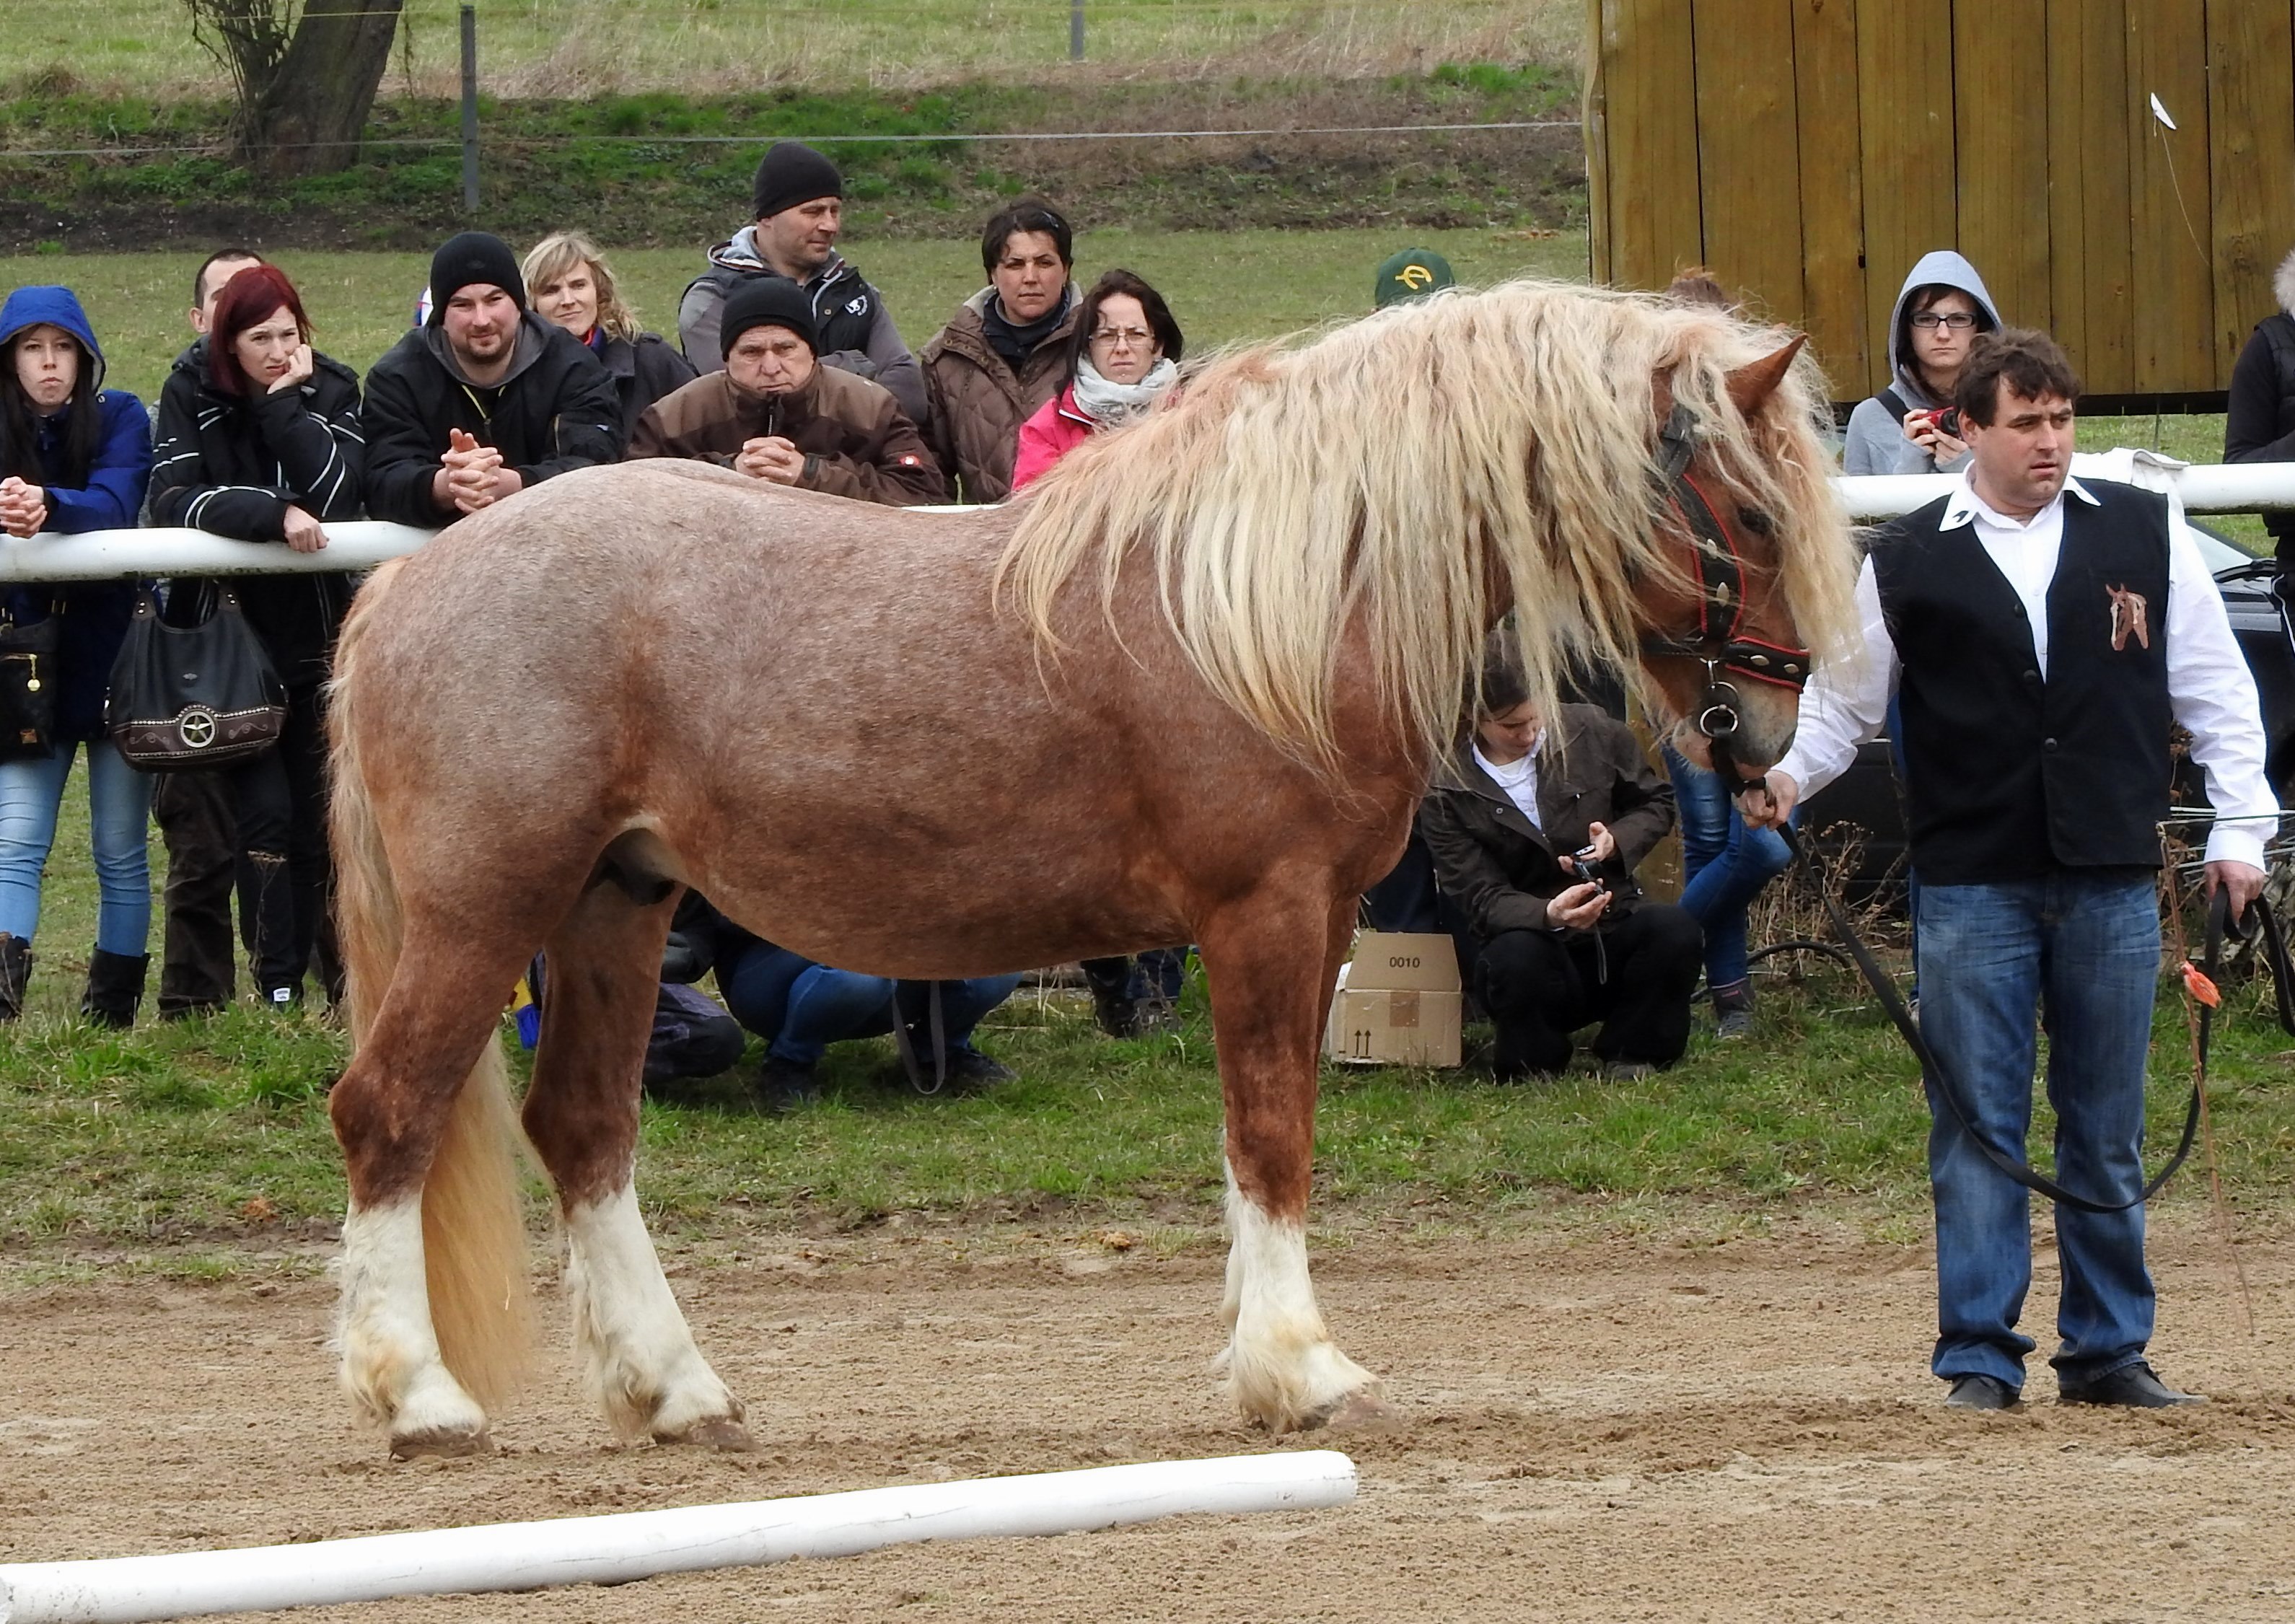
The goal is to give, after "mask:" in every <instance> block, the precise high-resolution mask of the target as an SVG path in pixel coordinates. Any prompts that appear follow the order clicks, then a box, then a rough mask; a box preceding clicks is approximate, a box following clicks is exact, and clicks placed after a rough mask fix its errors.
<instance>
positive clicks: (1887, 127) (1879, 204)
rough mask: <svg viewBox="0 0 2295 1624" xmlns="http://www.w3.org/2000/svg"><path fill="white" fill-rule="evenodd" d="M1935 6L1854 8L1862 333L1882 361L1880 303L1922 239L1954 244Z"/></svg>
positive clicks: (1946, 103)
mask: <svg viewBox="0 0 2295 1624" xmlns="http://www.w3.org/2000/svg"><path fill="white" fill-rule="evenodd" d="M1949 15H1950V13H1949V12H1948V11H1947V10H1946V9H1945V8H1942V7H1930V6H1907V5H1894V4H1863V5H1859V6H1858V8H1857V111H1858V159H1859V162H1860V165H1861V167H1862V168H1863V170H1864V177H1863V179H1864V191H1865V265H1866V282H1865V286H1866V302H1865V307H1866V320H1865V333H1866V344H1867V345H1868V346H1869V347H1871V350H1872V354H1873V356H1874V366H1875V368H1876V369H1880V370H1883V371H1885V369H1886V366H1887V360H1886V357H1887V355H1888V353H1889V332H1888V328H1889V310H1890V307H1891V306H1892V305H1894V304H1895V303H1896V298H1897V290H1898V289H1899V287H1901V286H1902V285H1903V284H1904V279H1905V274H1906V273H1907V272H1908V271H1910V270H1911V269H1912V268H1913V265H1914V264H1915V262H1916V261H1918V260H1919V258H1920V257H1921V256H1922V255H1923V254H1925V253H1927V252H1929V251H1930V250H1931V249H1948V248H1954V247H1956V246H1958V243H1959V232H1958V228H1957V224H1956V220H1955V218H1954V212H1955V205H1956V199H1955V196H1954V192H1955V188H1954V180H1953V176H1954V165H1955V160H1954V131H1953V117H1952V102H1953V94H1952V54H1953V53H1952V40H1951V34H1950V22H1949Z"/></svg>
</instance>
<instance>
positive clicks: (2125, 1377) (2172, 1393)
mask: <svg viewBox="0 0 2295 1624" xmlns="http://www.w3.org/2000/svg"><path fill="white" fill-rule="evenodd" d="M2056 1397H2057V1398H2058V1399H2060V1400H2062V1401H2063V1402H2064V1403H2066V1404H2116V1405H2118V1406H2119V1407H2120V1408H2123V1409H2173V1408H2175V1407H2176V1406H2177V1405H2179V1404H2205V1403H2206V1402H2207V1400H2206V1398H2205V1397H2204V1396H2202V1395H2201V1394H2199V1393H2195V1392H2177V1391H2176V1390H2175V1389H2174V1388H2172V1387H2170V1386H2168V1383H2165V1382H2163V1381H2161V1380H2160V1378H2159V1377H2158V1376H2157V1375H2153V1374H2152V1367H2151V1366H2149V1365H2147V1364H2145V1363H2144V1361H2143V1360H2142V1359H2138V1360H2136V1362H2135V1363H2134V1364H2132V1365H2122V1366H2121V1367H2119V1369H2117V1370H2114V1371H2111V1372H2110V1373H2109V1374H2107V1375H2100V1376H2097V1377H2096V1378H2095V1380H2094V1381H2089V1382H2075V1381H2073V1380H2071V1379H2070V1377H2068V1376H2059V1377H2058V1378H2057V1379H2056Z"/></svg>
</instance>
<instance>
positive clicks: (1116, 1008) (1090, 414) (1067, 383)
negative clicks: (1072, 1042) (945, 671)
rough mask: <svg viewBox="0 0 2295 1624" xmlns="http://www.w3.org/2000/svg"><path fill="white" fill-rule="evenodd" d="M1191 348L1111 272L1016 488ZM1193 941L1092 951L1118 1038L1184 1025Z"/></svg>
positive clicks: (1100, 1010)
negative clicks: (1183, 997)
mask: <svg viewBox="0 0 2295 1624" xmlns="http://www.w3.org/2000/svg"><path fill="white" fill-rule="evenodd" d="M1186 347H1187V340H1186V339H1184V338H1182V337H1181V336H1180V324H1179V322H1176V321H1174V320H1173V319H1172V307H1171V306H1169V305H1167V304H1165V303H1164V296H1163V295H1162V294H1160V293H1158V292H1156V290H1155V289H1153V288H1151V287H1149V286H1148V285H1147V283H1146V282H1143V281H1142V280H1140V279H1139V277H1137V276H1135V275H1133V274H1132V273H1131V272H1129V271H1110V272H1108V273H1107V274H1106V275H1105V276H1103V277H1101V278H1100V279H1099V280H1098V282H1094V283H1093V284H1092V285H1091V291H1090V292H1089V293H1087V294H1085V295H1084V296H1083V299H1082V302H1081V303H1080V304H1079V305H1078V306H1076V324H1075V336H1074V338H1073V339H1071V340H1070V341H1069V344H1068V358H1067V371H1066V379H1065V380H1064V381H1063V383H1062V385H1061V388H1060V392H1059V393H1058V395H1056V396H1053V397H1052V398H1051V399H1050V400H1048V401H1046V402H1045V403H1044V404H1043V405H1042V406H1041V407H1039V408H1038V409H1037V411H1036V413H1035V415H1034V416H1033V417H1031V418H1030V419H1029V420H1027V421H1026V422H1025V423H1023V424H1021V425H1020V442H1019V446H1018V449H1017V453H1015V456H1014V460H1013V464H1012V488H1013V490H1015V491H1016V492H1017V491H1018V490H1020V489H1022V488H1024V487H1025V486H1027V485H1028V484H1029V483H1031V482H1032V481H1033V480H1036V479H1039V478H1041V477H1043V475H1044V474H1046V473H1047V472H1049V470H1050V469H1051V467H1052V465H1053V464H1054V463H1056V462H1058V461H1059V460H1060V459H1061V458H1062V457H1065V456H1066V455H1067V454H1068V453H1070V452H1072V451H1074V449H1075V448H1076V447H1077V446H1079V445H1082V444H1083V443H1084V441H1085V440H1087V439H1089V438H1090V437H1091V436H1093V435H1095V434H1097V433H1098V432H1099V431H1100V430H1101V429H1103V428H1117V427H1120V426H1121V425H1123V424H1125V423H1129V422H1132V421H1135V420H1138V419H1139V418H1143V417H1145V416H1147V413H1149V412H1153V411H1154V410H1155V409H1156V404H1157V403H1158V402H1160V401H1162V400H1163V399H1164V396H1167V395H1169V394H1170V393H1171V390H1172V385H1173V384H1175V383H1177V382H1178V381H1179V380H1180V353H1181V352H1182V351H1183V350H1184V349H1185V348H1186ZM1187 963H1188V950H1187V949H1185V948H1183V947H1164V948H1152V949H1150V950H1149V951H1147V952H1144V953H1142V954H1140V955H1139V959H1137V960H1136V961H1135V960H1133V959H1128V958H1113V959H1085V960H1084V964H1083V973H1084V978H1085V979H1086V980H1087V981H1089V982H1090V983H1091V1002H1092V1013H1093V1016H1094V1017H1095V1018H1096V1019H1098V1022H1099V1025H1100V1030H1101V1031H1103V1032H1107V1035H1108V1036H1110V1037H1112V1038H1130V1037H1136V1036H1138V1035H1139V1034H1140V1033H1142V1032H1158V1031H1163V1030H1165V1029H1168V1028H1169V1027H1171V1026H1172V1025H1173V1024H1175V1021H1176V1015H1175V1011H1176V1009H1177V1007H1178V1004H1179V1001H1180V988H1181V986H1182V983H1184V981H1185V979H1186V973H1187Z"/></svg>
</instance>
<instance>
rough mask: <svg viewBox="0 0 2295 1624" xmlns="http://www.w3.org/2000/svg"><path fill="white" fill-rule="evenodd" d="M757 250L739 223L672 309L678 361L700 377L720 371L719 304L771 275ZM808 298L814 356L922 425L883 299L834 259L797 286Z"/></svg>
mask: <svg viewBox="0 0 2295 1624" xmlns="http://www.w3.org/2000/svg"><path fill="white" fill-rule="evenodd" d="M777 274H779V273H777V272H775V271H774V270H773V268H772V266H771V265H767V264H766V263H765V261H764V256H762V255H760V254H759V253H758V252H757V228H756V227H755V226H754V225H745V226H743V227H742V228H741V229H740V230H739V231H738V232H735V233H733V236H732V240H731V241H728V242H721V243H719V244H718V245H717V246H716V247H715V248H714V249H710V250H709V269H707V270H706V271H704V272H703V273H701V274H700V275H698V276H697V277H695V278H694V279H693V280H692V282H689V283H688V284H686V289H685V297H684V298H682V299H680V300H679V301H678V306H677V341H678V343H679V344H680V345H682V346H683V347H684V350H685V358H686V360H687V361H688V362H690V363H691V364H692V365H693V367H694V369H695V370H696V371H702V372H719V371H724V368H725V352H724V349H723V346H721V345H720V344H719V342H718V319H719V317H720V316H721V315H722V314H723V311H724V308H725V301H726V299H727V298H730V297H731V295H732V292H733V290H734V289H736V288H738V287H739V286H740V285H741V283H742V282H743V281H744V280H746V279H747V278H748V277H752V276H772V275H777ZM798 285H799V286H801V287H802V288H804V290H805V291H806V292H807V293H810V294H811V295H812V296H813V322H815V324H816V325H817V326H818V327H819V328H820V330H821V347H820V351H819V353H820V355H821V360H822V361H823V362H825V363H828V364H829V365H830V366H833V367H835V368H836V369H837V371H840V372H850V373H852V374H853V376H854V377H856V378H866V379H871V380H873V381H875V382H877V383H880V384H882V385H884V387H885V388H888V389H890V390H891V391H892V392H893V398H894V400H897V401H899V402H900V403H901V410H902V411H903V412H907V413H908V414H909V420H910V421H911V422H912V423H922V422H923V421H924V420H925V407H926V402H925V380H924V376H923V374H922V373H920V372H919V371H918V370H917V358H916V357H915V356H914V355H911V354H909V347H908V344H907V342H906V341H905V340H904V339H902V337H901V330H900V329H899V328H897V327H895V326H894V325H893V317H892V313H891V312H889V311H887V310H886V308H885V296H884V295H883V294H881V293H879V292H878V291H877V290H876V289H874V288H872V287H870V285H869V284H868V283H867V282H864V281H862V277H861V273H860V272H858V271H856V270H854V269H853V266H852V265H851V264H850V263H848V262H847V261H846V260H845V257H844V256H843V255H841V254H834V253H832V254H831V255H829V263H828V264H826V265H822V266H821V269H820V270H818V271H816V272H814V273H813V275H812V276H811V277H810V278H808V279H807V280H805V281H804V282H801V283H799V284H798Z"/></svg>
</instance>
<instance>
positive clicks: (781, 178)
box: [749, 141, 845, 220]
mask: <svg viewBox="0 0 2295 1624" xmlns="http://www.w3.org/2000/svg"><path fill="white" fill-rule="evenodd" d="M844 195H845V177H844V176H843V175H839V174H838V173H837V166H836V165H835V164H833V163H830V162H829V160H828V159H825V158H823V157H822V156H821V154H820V153H818V152H816V151H813V149H812V148H811V147H809V146H807V145H805V144H804V143H803V142H802V141H776V142H775V143H773V144H772V146H770V147H768V148H766V149H765V156H764V161H763V162H761V163H760V164H758V165H757V178H756V179H755V180H754V181H751V182H750V183H749V196H750V200H751V201H752V202H754V203H755V205H756V207H755V208H754V209H752V210H751V216H752V217H753V218H755V219H759V220H762V219H764V217H765V216H767V215H777V214H779V213H780V211H781V210H782V209H784V208H796V206H797V205H798V204H799V203H810V202H812V201H813V199H815V198H841V197H843V196H844Z"/></svg>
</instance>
